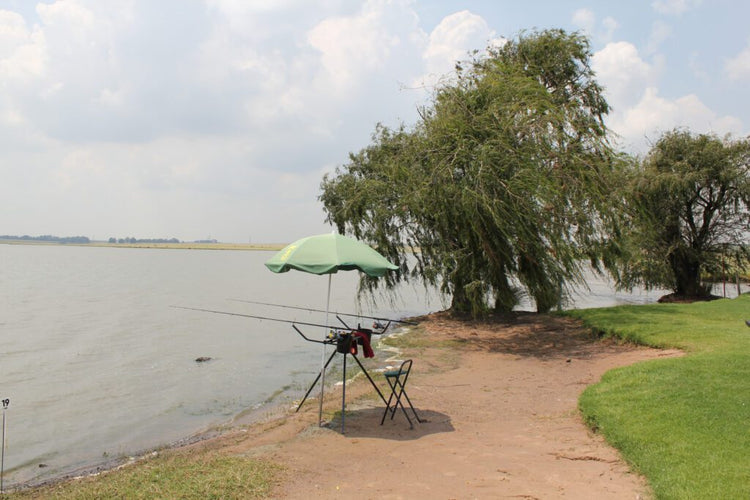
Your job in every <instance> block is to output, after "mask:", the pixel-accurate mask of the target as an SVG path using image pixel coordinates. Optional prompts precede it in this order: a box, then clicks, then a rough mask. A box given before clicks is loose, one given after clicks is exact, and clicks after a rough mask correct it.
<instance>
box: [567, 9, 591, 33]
mask: <svg viewBox="0 0 750 500" xmlns="http://www.w3.org/2000/svg"><path fill="white" fill-rule="evenodd" d="M572 21H573V24H574V25H576V26H578V27H579V28H581V29H582V30H584V31H586V32H588V33H589V34H593V33H594V26H595V25H596V16H595V15H594V13H593V12H592V11H591V10H589V9H578V10H577V11H575V12H574V13H573V19H572Z"/></svg>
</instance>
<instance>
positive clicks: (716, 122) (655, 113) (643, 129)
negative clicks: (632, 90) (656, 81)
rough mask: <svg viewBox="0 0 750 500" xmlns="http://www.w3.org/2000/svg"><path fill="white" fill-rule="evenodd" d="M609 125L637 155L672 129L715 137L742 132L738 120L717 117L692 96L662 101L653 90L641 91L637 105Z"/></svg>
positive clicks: (729, 117) (613, 118)
mask: <svg viewBox="0 0 750 500" xmlns="http://www.w3.org/2000/svg"><path fill="white" fill-rule="evenodd" d="M610 126H611V127H612V129H613V130H615V131H616V132H617V133H618V134H619V135H620V136H621V137H622V138H623V140H624V142H625V144H624V146H626V147H629V148H632V149H635V150H636V151H640V152H645V151H646V150H647V149H648V147H649V144H650V143H653V142H654V140H655V139H658V137H659V135H660V134H661V133H663V132H664V131H667V130H671V129H673V128H675V127H685V128H689V129H690V130H691V131H693V132H696V133H707V132H713V133H716V134H719V135H723V134H727V133H731V134H735V135H736V134H740V133H741V132H742V121H741V120H740V119H738V118H736V117H733V116H719V115H717V114H716V113H715V112H714V111H713V110H711V109H710V108H709V107H708V106H706V105H705V104H704V103H703V102H701V100H700V99H699V98H698V97H697V96H695V95H694V94H688V95H686V96H683V97H680V98H678V99H673V100H672V99H666V98H664V97H661V96H659V94H658V90H657V89H656V88H654V87H649V88H647V89H646V90H645V92H644V95H643V98H642V99H641V100H640V102H638V104H636V105H635V106H633V107H631V108H629V109H627V110H624V112H621V113H618V114H616V115H614V116H613V117H612V120H611V121H610Z"/></svg>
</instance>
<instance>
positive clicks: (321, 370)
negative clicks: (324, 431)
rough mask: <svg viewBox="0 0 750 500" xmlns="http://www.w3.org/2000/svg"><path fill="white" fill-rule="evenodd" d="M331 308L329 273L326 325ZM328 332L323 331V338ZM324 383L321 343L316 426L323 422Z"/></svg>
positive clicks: (323, 360) (324, 356)
mask: <svg viewBox="0 0 750 500" xmlns="http://www.w3.org/2000/svg"><path fill="white" fill-rule="evenodd" d="M330 309H331V275H330V274H329V275H328V295H327V297H326V323H325V324H326V325H327V324H328V311H330ZM327 334H328V332H327V331H325V329H324V331H323V340H325V339H326V336H327ZM325 385H326V345H325V344H323V354H322V355H321V357H320V406H319V408H318V427H320V426H321V425H322V424H323V388H324V387H325Z"/></svg>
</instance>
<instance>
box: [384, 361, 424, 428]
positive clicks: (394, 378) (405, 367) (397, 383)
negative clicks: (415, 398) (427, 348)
mask: <svg viewBox="0 0 750 500" xmlns="http://www.w3.org/2000/svg"><path fill="white" fill-rule="evenodd" d="M409 372H411V360H410V359H407V360H406V361H404V362H403V363H401V367H400V368H399V369H398V370H390V371H387V372H385V373H384V374H383V375H385V380H386V382H388V385H389V386H390V388H391V395H390V396H389V397H388V402H386V404H385V411H384V412H383V418H381V419H380V425H383V422H385V416H386V415H388V412H389V411H390V413H391V420H393V417H394V416H395V415H396V410H397V409H398V407H399V406H401V411H403V412H404V416H405V417H406V420H408V421H409V427H410V428H412V429H413V428H414V424H413V423H412V421H411V418H409V414H408V413H406V408H405V407H404V402H403V401H401V397H402V396H403V397H404V398H406V402H407V403H409V407H410V408H411V411H412V413H414V417H415V418H416V419H417V422H420V423H421V422H422V419H421V418H419V415H417V410H415V409H414V405H413V404H411V400H410V399H409V395H408V394H407V393H406V381H407V380H408V379H409ZM394 398H395V399H396V401H395V403H393V406H391V402H392V401H393V399H394Z"/></svg>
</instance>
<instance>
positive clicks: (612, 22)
mask: <svg viewBox="0 0 750 500" xmlns="http://www.w3.org/2000/svg"><path fill="white" fill-rule="evenodd" d="M602 25H603V26H604V31H603V32H602V35H601V38H602V40H603V41H604V42H607V43H608V42H610V41H611V40H612V38H613V37H614V36H615V31H617V28H619V27H620V23H618V22H617V20H616V19H615V18H613V17H609V16H608V17H605V18H604V19H603V20H602Z"/></svg>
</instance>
